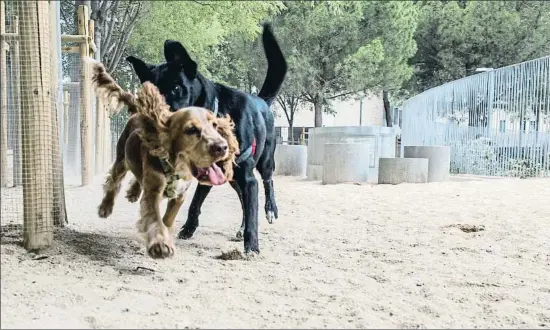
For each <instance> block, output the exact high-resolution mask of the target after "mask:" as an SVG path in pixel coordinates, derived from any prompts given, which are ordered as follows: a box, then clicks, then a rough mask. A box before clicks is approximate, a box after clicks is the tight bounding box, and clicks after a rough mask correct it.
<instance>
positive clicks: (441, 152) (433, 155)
mask: <svg viewBox="0 0 550 330" xmlns="http://www.w3.org/2000/svg"><path fill="white" fill-rule="evenodd" d="M403 151H404V152H403V156H404V157H405V158H427V159H428V160H429V163H428V182H442V181H447V180H449V175H450V174H449V172H450V170H451V147H449V146H405V147H404V149H403Z"/></svg>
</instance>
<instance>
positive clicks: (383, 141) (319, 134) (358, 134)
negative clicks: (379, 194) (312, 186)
mask: <svg viewBox="0 0 550 330" xmlns="http://www.w3.org/2000/svg"><path fill="white" fill-rule="evenodd" d="M398 133H399V130H398V129H397V128H394V127H380V126H357V127H347V126H341V127H316V128H311V129H309V131H308V160H307V162H308V168H307V178H308V179H309V180H319V179H321V178H320V177H319V173H322V171H323V162H324V145H325V143H364V142H367V141H368V142H369V143H371V144H372V149H371V155H370V157H371V160H370V162H369V164H370V173H369V182H370V183H376V182H378V158H379V157H387V158H391V157H395V137H396V135H397V134H398Z"/></svg>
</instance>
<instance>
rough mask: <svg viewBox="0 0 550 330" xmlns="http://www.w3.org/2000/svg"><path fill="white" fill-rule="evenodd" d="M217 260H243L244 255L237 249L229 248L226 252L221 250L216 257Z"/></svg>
mask: <svg viewBox="0 0 550 330" xmlns="http://www.w3.org/2000/svg"><path fill="white" fill-rule="evenodd" d="M216 259H219V260H244V255H243V253H242V252H241V251H239V250H238V249H233V250H229V251H227V252H222V254H220V255H219V256H217V257H216Z"/></svg>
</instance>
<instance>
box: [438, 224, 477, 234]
mask: <svg viewBox="0 0 550 330" xmlns="http://www.w3.org/2000/svg"><path fill="white" fill-rule="evenodd" d="M446 228H458V229H460V230H462V231H463V232H465V233H477V232H480V231H484V230H485V226H484V225H468V224H456V225H450V226H447V227H446Z"/></svg>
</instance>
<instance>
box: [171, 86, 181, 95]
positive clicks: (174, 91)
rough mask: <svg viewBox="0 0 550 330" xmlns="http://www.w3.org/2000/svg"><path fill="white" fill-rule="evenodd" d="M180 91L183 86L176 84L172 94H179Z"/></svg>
mask: <svg viewBox="0 0 550 330" xmlns="http://www.w3.org/2000/svg"><path fill="white" fill-rule="evenodd" d="M180 91H181V87H180V86H178V85H176V86H174V88H172V95H178V94H179V92H180Z"/></svg>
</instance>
